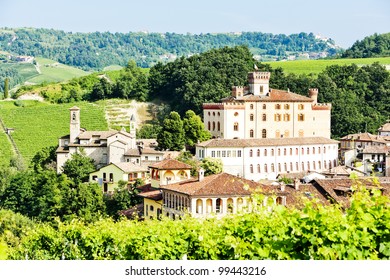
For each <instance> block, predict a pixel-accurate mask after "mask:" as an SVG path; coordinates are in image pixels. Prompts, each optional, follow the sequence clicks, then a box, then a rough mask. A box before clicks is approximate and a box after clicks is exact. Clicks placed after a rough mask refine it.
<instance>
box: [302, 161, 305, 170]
mask: <svg viewBox="0 0 390 280" xmlns="http://www.w3.org/2000/svg"><path fill="white" fill-rule="evenodd" d="M302 171H305V163H304V162H303V161H302Z"/></svg>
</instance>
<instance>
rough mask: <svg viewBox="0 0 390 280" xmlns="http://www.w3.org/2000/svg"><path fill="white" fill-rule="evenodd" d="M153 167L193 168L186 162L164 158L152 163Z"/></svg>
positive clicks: (165, 168) (168, 168)
mask: <svg viewBox="0 0 390 280" xmlns="http://www.w3.org/2000/svg"><path fill="white" fill-rule="evenodd" d="M150 167H151V168H155V169H159V170H180V169H191V168H192V166H191V165H189V164H186V163H184V162H181V161H178V160H175V159H170V158H167V159H164V160H163V161H160V162H157V163H155V164H153V165H150Z"/></svg>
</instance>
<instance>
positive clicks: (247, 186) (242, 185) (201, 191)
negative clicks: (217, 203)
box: [161, 173, 263, 196]
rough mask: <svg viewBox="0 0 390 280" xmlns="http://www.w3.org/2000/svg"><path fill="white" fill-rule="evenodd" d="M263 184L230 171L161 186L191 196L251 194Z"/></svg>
mask: <svg viewBox="0 0 390 280" xmlns="http://www.w3.org/2000/svg"><path fill="white" fill-rule="evenodd" d="M262 186H263V185H261V184H259V183H255V182H253V181H251V180H247V179H244V178H240V177H237V176H234V175H231V174H228V173H219V174H214V175H210V176H206V177H204V178H203V180H201V181H199V180H198V179H197V178H193V179H190V180H186V181H183V182H180V183H175V184H169V185H164V186H161V189H163V190H170V191H175V192H179V193H184V194H188V195H191V196H220V195H235V196H238V195H250V194H252V193H253V192H254V191H255V190H256V189H259V188H261V187H262Z"/></svg>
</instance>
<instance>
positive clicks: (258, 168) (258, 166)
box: [257, 164, 261, 173]
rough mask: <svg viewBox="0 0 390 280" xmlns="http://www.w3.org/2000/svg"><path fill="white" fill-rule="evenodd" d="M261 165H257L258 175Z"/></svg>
mask: <svg viewBox="0 0 390 280" xmlns="http://www.w3.org/2000/svg"><path fill="white" fill-rule="evenodd" d="M260 171H261V170H260V164H258V165H257V173H260Z"/></svg>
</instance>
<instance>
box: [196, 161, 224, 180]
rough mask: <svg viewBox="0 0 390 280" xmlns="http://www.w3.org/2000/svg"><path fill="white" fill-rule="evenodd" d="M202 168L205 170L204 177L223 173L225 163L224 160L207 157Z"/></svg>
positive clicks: (201, 165)
mask: <svg viewBox="0 0 390 280" xmlns="http://www.w3.org/2000/svg"><path fill="white" fill-rule="evenodd" d="M200 167H202V168H203V169H204V175H205V176H208V175H212V174H218V173H221V172H222V170H223V163H222V160H221V159H219V158H208V157H206V158H204V159H203V160H202V163H201V164H200Z"/></svg>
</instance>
